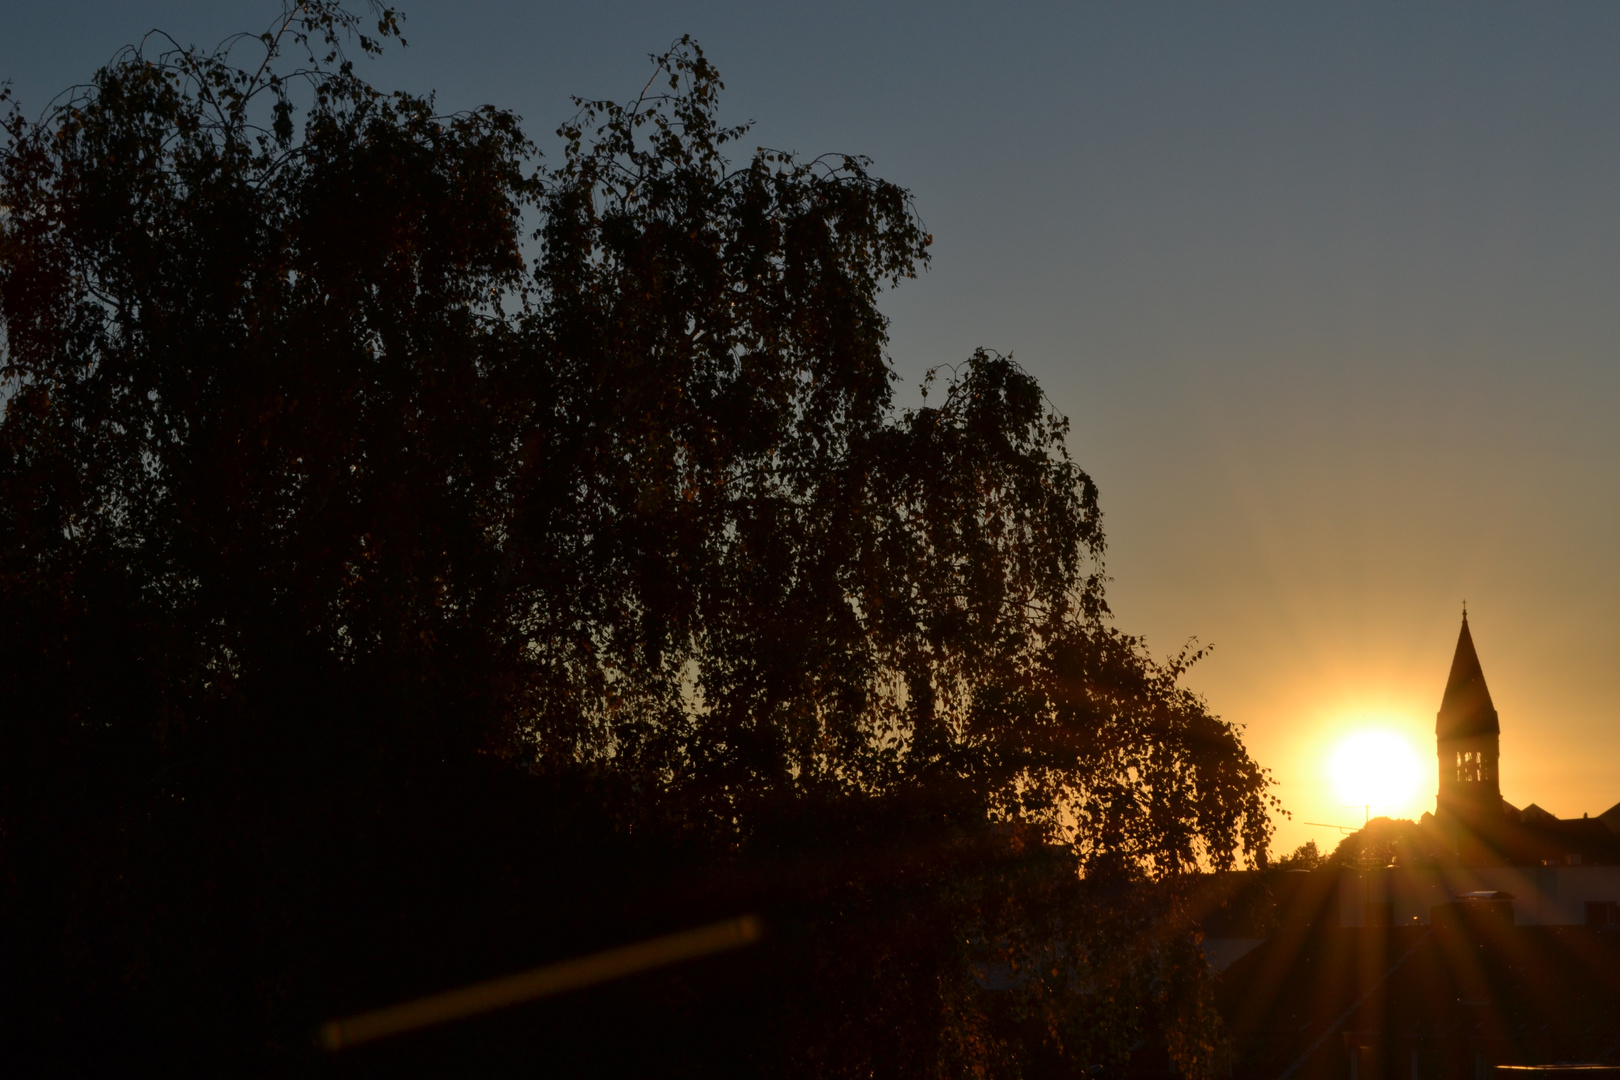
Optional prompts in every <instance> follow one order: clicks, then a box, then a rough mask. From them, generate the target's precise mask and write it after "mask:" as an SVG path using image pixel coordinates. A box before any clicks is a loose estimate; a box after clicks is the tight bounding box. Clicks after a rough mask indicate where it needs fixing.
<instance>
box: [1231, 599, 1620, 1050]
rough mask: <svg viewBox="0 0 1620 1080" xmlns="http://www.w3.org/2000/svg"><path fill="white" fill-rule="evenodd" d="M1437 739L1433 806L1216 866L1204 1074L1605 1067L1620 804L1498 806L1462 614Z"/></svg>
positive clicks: (1619, 997) (1612, 995) (1618, 901)
mask: <svg viewBox="0 0 1620 1080" xmlns="http://www.w3.org/2000/svg"><path fill="white" fill-rule="evenodd" d="M1509 720H1510V722H1511V717H1510V718H1509ZM1434 734H1435V754H1436V762H1437V766H1438V768H1439V780H1440V783H1439V790H1438V793H1437V797H1436V800H1435V810H1434V813H1432V814H1424V815H1423V816H1422V818H1421V820H1419V821H1417V822H1412V821H1394V820H1390V819H1388V818H1375V819H1374V820H1373V821H1372V822H1371V823H1369V824H1368V826H1367V827H1366V828H1364V829H1362V830H1360V832H1359V833H1358V834H1357V837H1356V838H1355V842H1354V843H1351V842H1350V841H1348V840H1347V847H1346V848H1344V849H1341V852H1339V853H1335V855H1334V857H1332V858H1331V859H1329V860H1327V861H1326V862H1325V864H1324V865H1322V866H1321V867H1319V868H1318V869H1316V870H1312V871H1308V872H1307V871H1303V870H1292V871H1290V870H1283V869H1281V868H1273V869H1269V870H1263V871H1261V870H1256V871H1248V872H1236V873H1230V874H1217V875H1212V876H1211V883H1210V887H1209V894H1208V896H1207V897H1206V898H1205V900H1204V901H1203V903H1204V906H1205V908H1206V910H1207V911H1208V914H1207V915H1205V916H1204V917H1203V919H1202V920H1201V926H1202V929H1203V930H1204V933H1205V939H1204V943H1203V946H1204V950H1205V953H1206V955H1207V956H1208V957H1209V959H1210V962H1211V964H1212V966H1214V967H1216V969H1217V970H1222V969H1224V970H1222V975H1221V982H1220V993H1219V998H1220V1007H1221V1012H1222V1014H1223V1016H1224V1017H1225V1019H1226V1022H1227V1025H1228V1031H1229V1032H1230V1033H1231V1038H1230V1042H1229V1043H1228V1044H1227V1045H1226V1046H1225V1047H1224V1048H1223V1053H1224V1055H1225V1058H1224V1061H1223V1060H1217V1059H1212V1060H1211V1065H1212V1068H1211V1070H1210V1071H1211V1072H1213V1073H1215V1074H1216V1075H1217V1076H1219V1075H1220V1074H1222V1073H1224V1074H1225V1075H1226V1076H1227V1077H1230V1078H1231V1080H1408V1078H1409V1080H1492V1077H1493V1075H1494V1077H1495V1080H1502V1078H1503V1077H1513V1076H1524V1075H1537V1074H1536V1073H1532V1072H1529V1071H1528V1070H1525V1069H1523V1068H1518V1069H1515V1068H1514V1067H1523V1066H1536V1067H1541V1066H1545V1065H1546V1063H1548V1062H1583V1063H1585V1064H1583V1065H1581V1066H1579V1067H1575V1068H1576V1071H1575V1072H1573V1073H1571V1072H1569V1071H1568V1070H1569V1069H1571V1068H1572V1067H1571V1066H1568V1065H1566V1066H1563V1067H1562V1068H1563V1069H1564V1071H1562V1072H1560V1073H1559V1075H1578V1076H1581V1077H1600V1076H1604V1075H1609V1074H1611V1073H1612V1072H1614V1071H1616V1070H1620V1007H1617V1006H1620V805H1616V806H1615V807H1613V808H1612V809H1610V810H1608V811H1607V812H1606V813H1604V814H1601V815H1599V816H1596V817H1591V818H1584V817H1583V818H1573V819H1560V818H1558V817H1556V816H1555V815H1553V814H1550V813H1548V812H1547V811H1545V810H1543V809H1542V808H1541V807H1539V806H1536V805H1535V804H1534V803H1532V804H1530V805H1529V806H1527V807H1525V808H1524V809H1523V810H1520V809H1518V808H1517V807H1515V806H1513V805H1512V804H1510V803H1508V802H1507V801H1506V800H1505V799H1503V798H1502V791H1501V769H1500V766H1501V747H1500V739H1501V722H1500V718H1499V717H1498V716H1497V712H1496V706H1495V704H1494V703H1493V702H1492V701H1491V694H1490V690H1489V689H1488V688H1487V687H1486V684H1485V673H1484V671H1483V669H1482V668H1481V666H1480V661H1479V654H1478V653H1477V652H1476V651H1475V648H1474V639H1473V634H1472V632H1471V630H1470V629H1469V626H1468V619H1467V617H1466V616H1464V618H1463V624H1462V629H1461V631H1460V632H1459V634H1458V636H1457V649H1456V652H1455V654H1454V655H1453V657H1452V661H1451V671H1450V673H1449V674H1448V675H1447V678H1446V686H1445V691H1444V693H1443V694H1442V695H1441V700H1440V710H1439V712H1438V713H1437V714H1436V716H1435V728H1434ZM1599 1066H1601V1067H1599ZM1498 1067H1501V1068H1500V1071H1497V1072H1494V1074H1493V1070H1494V1069H1497V1068H1498Z"/></svg>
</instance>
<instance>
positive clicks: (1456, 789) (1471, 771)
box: [1434, 612, 1502, 820]
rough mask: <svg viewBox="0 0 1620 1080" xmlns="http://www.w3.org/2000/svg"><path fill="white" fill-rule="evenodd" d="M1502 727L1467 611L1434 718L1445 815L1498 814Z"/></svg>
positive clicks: (1440, 808)
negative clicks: (1481, 665) (1471, 630)
mask: <svg viewBox="0 0 1620 1080" xmlns="http://www.w3.org/2000/svg"><path fill="white" fill-rule="evenodd" d="M1501 735H1502V725H1501V723H1500V722H1499V720H1498V718H1497V715H1496V706H1495V705H1494V704H1493V703H1492V702H1491V692H1490V689H1489V688H1488V687H1486V685H1485V672H1483V671H1482V670H1480V666H1479V654H1478V653H1477V652H1475V651H1474V635H1472V634H1470V633H1469V632H1468V613H1467V612H1464V613H1463V621H1462V632H1461V633H1459V634H1458V635H1457V652H1456V654H1455V655H1454V656H1453V657H1452V658H1451V674H1450V675H1449V676H1448V677H1447V678H1446V692H1445V695H1444V696H1443V697H1442V698H1441V699H1440V711H1439V712H1438V713H1436V714H1435V718H1434V741H1435V750H1436V753H1437V754H1438V756H1439V759H1440V793H1439V796H1438V798H1437V799H1436V806H1435V812H1436V814H1437V816H1440V817H1451V818H1460V819H1463V820H1471V819H1473V818H1475V817H1477V816H1479V815H1481V814H1491V813H1498V812H1499V806H1500V804H1501V801H1502V787H1501V780H1500V773H1499V771H1498V769H1497V765H1498V763H1499V762H1500V760H1501V756H1502V750H1501Z"/></svg>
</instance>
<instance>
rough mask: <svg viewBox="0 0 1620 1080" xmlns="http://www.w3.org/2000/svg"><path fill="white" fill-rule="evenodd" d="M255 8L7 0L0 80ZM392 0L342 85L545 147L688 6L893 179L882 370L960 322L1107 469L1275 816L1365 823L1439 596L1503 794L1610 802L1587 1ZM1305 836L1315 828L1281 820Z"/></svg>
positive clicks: (736, 110) (731, 53)
mask: <svg viewBox="0 0 1620 1080" xmlns="http://www.w3.org/2000/svg"><path fill="white" fill-rule="evenodd" d="M275 10H276V7H275V5H273V4H271V3H237V2H230V3H225V2H212V3H178V2H176V3H145V2H140V0H126V2H123V3H117V4H114V3H107V2H89V0H57V2H55V3H52V4H49V5H27V6H24V5H12V6H11V9H10V10H8V11H7V14H6V16H5V20H4V22H5V32H4V33H3V34H0V77H7V76H9V77H10V78H12V79H13V80H14V85H15V88H16V92H17V94H18V95H19V96H20V97H21V98H22V100H23V101H24V104H25V105H26V106H27V107H28V108H29V109H31V110H34V109H37V108H39V107H40V106H42V105H43V104H44V102H45V101H46V100H47V99H48V98H49V97H50V96H51V95H52V94H53V93H55V92H56V91H57V90H59V89H61V88H63V87H64V86H66V85H68V84H70V83H72V82H75V81H79V80H82V79H83V78H84V77H86V76H87V75H88V74H89V73H90V72H91V71H92V70H93V69H94V68H95V67H96V66H97V65H98V64H100V63H102V62H104V61H105V60H106V59H107V58H108V57H109V56H110V55H111V54H112V53H113V51H114V50H115V49H116V48H117V47H118V46H119V45H121V44H123V43H125V42H129V41H132V40H135V39H137V38H138V37H139V36H140V35H141V34H142V33H143V32H144V31H146V30H148V29H151V28H153V27H162V28H165V29H168V30H169V31H170V32H171V33H172V34H174V36H176V37H178V38H180V39H182V40H185V41H192V42H196V43H199V44H211V43H212V42H214V41H215V40H217V39H219V38H220V37H222V36H223V35H224V34H226V33H227V32H230V31H233V30H237V29H255V30H256V29H260V28H262V27H263V26H264V25H265V24H267V23H268V22H269V20H270V19H271V17H272V16H273V15H274V13H275ZM406 15H407V22H406V36H407V38H408V39H409V40H410V43H411V44H410V48H408V49H404V50H400V49H398V48H394V49H392V50H390V53H389V55H388V56H387V57H386V58H385V59H384V60H383V61H381V62H379V63H376V64H373V65H370V66H369V70H368V74H369V76H370V77H371V78H372V79H373V81H375V82H377V83H379V84H381V85H385V86H402V87H405V88H409V89H414V90H419V91H420V90H427V89H436V90H437V91H438V93H439V101H440V103H441V105H442V106H443V107H444V108H446V109H447V110H452V109H459V108H463V107H469V106H473V105H477V104H481V103H484V102H492V103H495V104H498V105H502V106H506V107H509V108H512V109H514V110H516V111H517V112H519V113H521V114H522V115H523V116H524V117H525V118H526V119H527V121H528V124H529V127H530V131H531V134H533V135H534V136H535V137H536V138H537V139H538V141H539V142H540V143H541V145H542V146H543V147H548V146H550V145H551V140H550V132H551V131H552V130H553V129H554V128H555V127H556V125H557V123H558V122H559V121H561V120H563V119H565V118H566V117H567V116H569V115H570V114H571V112H572V108H571V106H570V105H569V103H568V95H569V94H571V93H577V94H582V95H585V96H591V97H596V96H607V97H625V96H629V95H631V94H633V93H634V92H635V91H636V90H637V89H639V88H640V86H641V85H642V83H643V82H644V81H645V79H646V75H647V70H648V69H647V65H646V56H647V54H648V53H650V52H654V51H658V50H660V49H662V48H663V47H665V46H666V45H668V44H669V42H670V41H671V40H672V39H673V38H675V37H676V36H678V35H679V34H681V33H687V32H690V33H692V34H694V35H695V36H696V37H697V38H698V39H699V41H700V42H701V43H702V44H703V46H704V48H705V49H706V50H707V51H708V53H709V56H710V57H711V59H713V60H714V61H715V62H716V64H717V65H718V66H719V68H720V70H721V72H722V73H723V76H724V77H725V80H726V83H727V85H728V97H727V98H726V100H725V105H724V108H725V111H726V112H727V114H728V117H729V118H730V119H732V120H744V119H749V118H752V119H754V120H756V121H757V122H758V125H757V128H756V131H757V134H758V141H759V142H761V143H765V144H769V145H773V146H776V147H780V148H784V149H792V150H798V151H801V152H805V153H812V154H813V153H818V152H822V151H840V152H857V153H864V154H868V155H870V156H871V157H873V158H875V159H876V162H877V170H878V172H879V173H880V174H882V175H884V176H887V177H888V178H890V179H893V180H896V181H899V182H901V183H903V184H905V185H907V186H908V187H910V188H911V189H912V190H913V191H914V192H915V194H916V196H917V199H918V203H919V205H920V207H921V210H922V213H923V215H924V217H925V219H926V220H927V222H928V224H929V227H930V228H931V230H932V231H933V233H934V235H935V237H936V244H935V247H934V253H935V263H934V267H933V269H932V271H931V272H930V273H929V274H928V275H926V276H925V277H924V278H923V279H921V280H919V281H917V282H915V283H909V284H908V285H907V286H906V287H905V288H904V289H903V290H901V291H900V292H899V293H896V294H894V295H893V296H892V297H891V298H890V300H889V302H888V304H887V309H888V311H889V312H890V313H891V314H892V316H893V319H894V324H893V348H892V352H893V357H894V360H895V363H896V365H897V367H898V369H899V370H900V372H901V373H902V375H903V376H905V377H906V379H907V380H908V381H911V382H914V381H915V380H916V378H917V377H918V376H920V374H921V372H922V371H923V370H924V369H925V368H926V367H927V366H929V365H931V364H935V363H942V362H952V361H955V360H959V359H960V358H961V357H963V356H965V355H966V354H967V353H968V352H969V351H970V350H971V349H972V348H973V347H974V346H976V345H987V346H992V347H995V348H998V349H1001V350H1003V351H1010V352H1012V353H1014V354H1015V355H1016V356H1017V358H1018V359H1019V360H1020V361H1021V362H1023V363H1024V364H1025V366H1027V367H1028V368H1030V369H1031V370H1032V371H1034V372H1035V373H1036V374H1037V375H1038V376H1039V377H1040V378H1041V380H1042V381H1043V383H1044V384H1045V385H1046V387H1047V390H1048V393H1049V394H1050V396H1051V398H1052V399H1053V401H1054V402H1055V403H1056V404H1057V405H1058V406H1059V407H1060V408H1061V409H1063V410H1064V411H1065V412H1067V413H1068V414H1069V415H1070V416H1071V417H1072V418H1073V420H1074V423H1075V431H1074V437H1073V442H1072V448H1073V450H1074V452H1075V454H1076V456H1077V457H1078V458H1079V459H1080V461H1081V462H1082V464H1083V465H1085V466H1086V467H1087V468H1088V469H1089V470H1090V471H1091V472H1092V473H1093V475H1095V476H1096V478H1097V479H1098V481H1099V483H1100V484H1101V486H1102V493H1103V500H1104V509H1105V513H1106V523H1107V526H1108V529H1109V533H1110V540H1111V551H1110V556H1109V568H1110V572H1111V574H1112V576H1113V578H1114V584H1113V586H1112V593H1111V595H1112V597H1113V601H1114V606H1115V610H1116V611H1117V613H1118V616H1119V622H1120V625H1121V626H1122V627H1123V628H1125V629H1127V630H1131V631H1135V632H1141V633H1145V634H1146V635H1147V636H1148V638H1149V641H1150V644H1152V645H1153V646H1154V647H1155V648H1156V649H1157V650H1159V651H1161V652H1163V651H1168V650H1172V649H1174V648H1176V647H1179V645H1180V644H1181V643H1182V642H1183V641H1184V640H1185V639H1186V638H1188V637H1189V636H1191V635H1195V634H1196V635H1198V636H1199V637H1200V638H1201V639H1203V640H1204V641H1206V642H1208V641H1213V642H1214V643H1215V644H1216V646H1217V649H1216V652H1215V654H1214V656H1213V657H1212V658H1211V659H1210V660H1209V661H1207V662H1206V663H1205V664H1204V665H1201V666H1200V667H1199V668H1197V669H1195V670H1194V672H1193V674H1192V675H1191V676H1190V679H1189V682H1190V683H1191V685H1193V686H1194V687H1195V688H1197V689H1200V690H1201V691H1203V692H1205V693H1206V694H1207V695H1208V697H1209V699H1210V702H1211V704H1212V705H1213V706H1214V707H1215V709H1216V710H1217V711H1219V712H1221V713H1222V714H1223V715H1225V716H1227V717H1229V718H1231V719H1234V720H1237V721H1240V722H1243V723H1246V724H1247V725H1248V730H1249V737H1250V743H1251V746H1252V748H1253V749H1254V750H1255V752H1256V753H1257V755H1258V756H1259V757H1260V758H1261V760H1262V761H1263V762H1264V763H1266V764H1268V765H1270V766H1271V767H1272V768H1273V769H1274V770H1275V771H1276V773H1277V776H1278V778H1279V779H1280V780H1281V781H1282V786H1281V787H1280V788H1279V789H1278V790H1279V793H1280V794H1281V795H1282V797H1283V798H1284V800H1285V802H1286V803H1287V804H1288V805H1289V806H1290V807H1291V808H1293V809H1294V810H1295V811H1296V813H1297V816H1298V817H1300V818H1304V819H1307V820H1315V821H1324V820H1326V821H1338V820H1350V819H1351V818H1354V819H1355V820H1358V821H1359V815H1360V811H1351V810H1349V809H1347V808H1341V807H1337V806H1336V805H1335V804H1336V803H1337V802H1338V801H1340V797H1339V796H1335V795H1333V794H1332V793H1331V792H1330V791H1328V790H1327V788H1326V786H1325V785H1323V784H1322V783H1321V779H1322V777H1321V771H1320V763H1321V761H1322V759H1323V757H1324V755H1325V751H1326V748H1327V746H1328V744H1330V743H1331V741H1332V740H1333V739H1334V738H1335V737H1337V735H1338V734H1339V733H1341V732H1342V731H1343V730H1345V729H1346V728H1347V727H1350V726H1354V725H1356V724H1359V723H1361V722H1362V718H1363V717H1365V718H1366V722H1368V723H1373V724H1379V723H1382V724H1386V725H1389V726H1392V727H1394V728H1397V729H1398V730H1400V731H1402V732H1404V733H1407V734H1408V735H1409V736H1410V738H1411V739H1412V740H1413V741H1414V743H1416V744H1417V745H1418V748H1419V750H1420V751H1421V752H1422V753H1424V754H1429V753H1431V752H1432V742H1431V741H1430V740H1431V738H1432V737H1431V736H1430V734H1429V732H1430V731H1431V729H1432V724H1433V714H1434V710H1435V709H1436V708H1437V707H1438V705H1439V699H1440V691H1441V688H1442V685H1443V682H1444V678H1445V673H1446V669H1447V665H1448V663H1449V660H1450V650H1451V646H1452V643H1453V642H1454V640H1455V634H1456V621H1457V615H1458V610H1459V607H1460V602H1461V601H1462V600H1463V599H1464V598H1466V599H1467V600H1468V602H1469V608H1470V611H1471V612H1472V613H1473V625H1474V632H1475V639H1476V641H1477V643H1478V645H1479V651H1480V655H1481V658H1482V661H1483V663H1484V666H1485V672H1486V676H1487V679H1488V680H1489V682H1490V685H1491V689H1492V692H1493V694H1494V695H1495V698H1496V703H1497V707H1498V709H1499V710H1500V711H1501V715H1502V724H1503V732H1504V734H1503V747H1504V762H1503V787H1504V793H1505V794H1506V795H1507V797H1508V798H1509V799H1512V800H1514V801H1515V802H1518V803H1519V804H1520V805H1523V804H1524V803H1526V802H1529V801H1532V800H1534V801H1536V802H1538V803H1540V804H1541V805H1543V806H1545V807H1547V808H1548V809H1551V810H1553V811H1555V812H1558V813H1562V814H1566V815H1569V814H1579V813H1581V812H1582V811H1590V812H1592V813H1594V814H1596V813H1598V812H1600V811H1602V810H1604V809H1606V808H1607V807H1608V806H1610V805H1611V804H1613V803H1614V802H1616V801H1617V800H1620V663H1617V662H1616V657H1617V652H1620V625H1617V624H1620V619H1617V617H1616V610H1617V608H1620V569H1617V566H1616V561H1615V559H1616V555H1617V553H1620V421H1617V419H1616V417H1615V415H1614V414H1615V407H1616V405H1617V404H1620V289H1617V286H1620V198H1617V196H1620V63H1616V62H1615V58H1616V57H1617V56H1620V6H1616V5H1613V4H1598V3H1584V4H1583V3H1561V4H1558V5H1531V4H1485V3H1469V4H1449V5H1440V4H1413V3H1395V4H1376V3H1358V4H1354V5H1350V4H1341V5H1324V4H1310V5H1305V4H1274V5H1221V6H1215V5H1207V4H1198V5H1192V4H1187V5H1175V4H1119V5H1108V4H1088V5H1074V4H1063V5H1058V4H1047V5H1040V4H1029V5H1023V6H1007V5H996V6H991V5H965V4H951V3H943V2H934V3H929V4H911V5H901V4H877V3H861V4H847V5H834V4H822V5H769V4H762V3H757V2H756V3H749V4H688V3H611V2H598V3H577V4H515V3H504V4H503V3H493V2H475V0H462V2H458V3H455V4H449V3H443V2H426V0H423V2H419V3H416V4H412V5H408V6H407V7H406ZM1431 761H1432V759H1428V758H1425V766H1424V769H1425V772H1424V776H1425V779H1426V780H1428V778H1429V777H1430V776H1431V774H1432V768H1431V767H1430V764H1429V762H1431ZM1425 799H1432V784H1428V785H1427V786H1425V787H1424V789H1423V790H1422V791H1421V792H1419V801H1421V800H1425ZM1421 808H1422V807H1421V806H1416V805H1414V806H1413V807H1412V808H1411V809H1410V810H1408V809H1406V808H1392V809H1402V810H1403V811H1405V812H1415V811H1416V810H1418V809H1421ZM1329 815H1336V816H1329ZM1307 836H1315V837H1317V839H1318V840H1319V841H1324V842H1325V841H1330V840H1333V839H1336V836H1335V835H1334V834H1331V833H1322V832H1321V831H1320V830H1311V829H1307V828H1305V827H1303V826H1300V825H1298V824H1294V825H1288V826H1286V827H1285V828H1284V830H1283V834H1282V836H1281V840H1282V841H1283V843H1284V844H1285V845H1287V846H1291V845H1292V844H1293V843H1297V842H1298V841H1299V840H1301V839H1304V838H1305V837H1307Z"/></svg>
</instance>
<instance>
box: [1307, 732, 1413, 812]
mask: <svg viewBox="0 0 1620 1080" xmlns="http://www.w3.org/2000/svg"><path fill="white" fill-rule="evenodd" d="M1421 768H1422V766H1421V759H1420V758H1419V756H1418V753H1417V751H1416V750H1415V749H1414V748H1413V746H1412V744H1411V742H1409V741H1408V740H1407V739H1406V737H1405V736H1403V735H1401V734H1399V733H1397V732H1394V731H1390V730H1386V729H1382V728H1362V729H1360V730H1358V731H1354V732H1351V733H1350V734H1349V735H1346V736H1345V737H1344V738H1343V739H1340V740H1339V742H1338V743H1337V744H1336V745H1335V746H1334V747H1333V750H1332V752H1331V754H1330V756H1329V759H1328V772H1329V774H1330V775H1331V776H1332V778H1333V786H1334V789H1335V791H1336V792H1337V794H1338V796H1339V800H1340V802H1341V803H1342V804H1344V805H1345V806H1357V807H1367V808H1369V812H1370V813H1371V814H1372V815H1373V816H1375V817H1376V816H1377V815H1379V814H1380V813H1383V814H1391V815H1394V814H1403V813H1405V811H1406V808H1407V807H1408V806H1410V805H1411V803H1412V800H1413V798H1414V797H1415V796H1416V794H1417V789H1418V783H1419V778H1420V776H1421V771H1420V770H1421Z"/></svg>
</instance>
